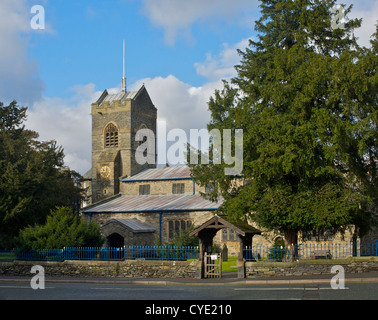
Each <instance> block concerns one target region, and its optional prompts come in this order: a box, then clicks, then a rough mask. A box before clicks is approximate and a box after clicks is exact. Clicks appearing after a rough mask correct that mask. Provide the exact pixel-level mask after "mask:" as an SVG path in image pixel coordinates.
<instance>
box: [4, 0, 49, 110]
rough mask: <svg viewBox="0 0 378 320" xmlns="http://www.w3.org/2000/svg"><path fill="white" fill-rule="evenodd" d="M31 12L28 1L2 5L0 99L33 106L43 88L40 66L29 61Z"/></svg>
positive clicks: (9, 2) (23, 0)
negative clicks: (39, 72) (39, 71)
mask: <svg viewBox="0 0 378 320" xmlns="http://www.w3.org/2000/svg"><path fill="white" fill-rule="evenodd" d="M30 9H31V7H30V6H28V4H27V1H25V0H1V2H0V48H1V50H0V96H1V98H2V99H3V101H4V102H9V101H11V100H17V101H19V102H20V103H25V104H31V103H32V102H34V101H36V100H38V99H39V98H40V97H41V95H42V91H43V89H44V83H43V81H42V80H41V79H39V75H38V64H37V62H36V61H35V60H32V61H30V60H29V59H28V54H27V51H28V50H27V49H28V42H29V39H28V36H27V35H28V33H30V32H32V31H33V30H32V29H31V27H30V19H31V15H30Z"/></svg>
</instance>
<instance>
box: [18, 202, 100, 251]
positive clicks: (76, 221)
mask: <svg viewBox="0 0 378 320" xmlns="http://www.w3.org/2000/svg"><path fill="white" fill-rule="evenodd" d="M102 244H103V239H102V237H101V233H100V227H99V225H98V224H96V223H94V222H91V223H90V224H87V223H86V222H85V221H84V219H80V218H79V217H78V216H77V214H75V213H74V212H73V211H72V209H71V208H67V207H61V208H57V209H56V210H54V211H52V212H51V215H49V216H48V217H47V222H46V224H44V225H36V226H34V227H27V228H25V229H23V230H21V232H20V237H19V245H20V248H22V249H33V250H38V249H62V248H64V247H100V246H102Z"/></svg>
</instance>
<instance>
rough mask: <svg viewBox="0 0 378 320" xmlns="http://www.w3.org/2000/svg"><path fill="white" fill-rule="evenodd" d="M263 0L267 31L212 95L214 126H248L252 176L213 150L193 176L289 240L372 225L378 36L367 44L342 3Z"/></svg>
mask: <svg viewBox="0 0 378 320" xmlns="http://www.w3.org/2000/svg"><path fill="white" fill-rule="evenodd" d="M260 2H261V5H260V7H261V14H262V15H261V18H260V19H259V20H258V21H257V22H256V25H255V29H256V30H257V31H258V38H257V39H254V40H251V41H250V46H249V47H248V48H246V49H245V51H239V53H240V55H241V58H242V59H241V62H240V64H239V65H238V66H236V70H237V76H236V77H235V78H234V79H232V80H231V82H230V83H228V82H224V88H223V89H222V90H217V91H216V92H215V94H214V96H213V97H211V98H210V101H209V110H210V112H211V121H210V123H209V124H208V129H209V131H210V130H212V129H220V130H222V129H234V130H235V129H243V132H244V145H243V159H244V170H243V177H242V178H243V180H244V183H242V184H240V183H239V184H237V183H235V177H232V176H226V175H225V174H224V168H225V167H226V164H224V163H222V164H220V165H218V164H215V163H214V162H212V161H211V160H212V153H211V152H210V164H209V165H190V166H191V169H192V176H193V177H194V178H195V179H197V181H198V182H199V183H200V184H201V185H203V186H204V185H206V184H207V183H208V182H209V181H217V182H218V190H217V191H214V193H212V194H210V195H207V196H208V197H209V198H210V199H212V200H215V199H217V197H219V196H222V197H223V198H224V200H225V202H224V204H223V205H222V207H221V208H220V210H221V211H222V212H224V213H225V214H228V215H229V216H230V217H232V218H233V219H246V218H247V217H249V218H251V219H252V220H254V221H256V222H257V223H258V224H259V225H260V226H261V227H264V228H268V229H271V230H276V231H278V230H279V231H280V232H283V233H284V236H285V241H286V244H287V245H291V244H295V243H296V242H297V240H298V233H299V232H300V231H303V232H306V231H313V230H317V231H321V230H332V231H334V232H336V231H343V230H344V229H345V228H346V227H347V226H349V225H351V224H355V225H357V229H358V230H360V231H361V230H362V229H364V230H365V231H366V228H362V226H363V225H364V226H365V227H366V226H367V225H369V221H370V220H369V219H370V213H369V212H368V211H367V208H368V206H369V204H370V202H371V201H372V200H374V199H375V200H376V194H375V195H374V192H376V190H377V184H376V172H377V132H378V131H377V76H376V67H377V51H376V50H377V44H376V40H375V42H373V46H372V48H371V49H366V48H360V47H359V46H358V44H357V41H356V38H355V37H354V33H353V30H354V29H355V28H358V27H360V25H361V20H359V19H354V20H346V21H344V25H343V26H342V27H338V28H335V19H336V18H337V17H336V16H335V14H337V12H336V13H335V12H334V10H333V8H335V6H336V1H335V0H261V1H260ZM351 9H352V6H350V7H348V8H347V7H345V6H343V8H342V10H341V11H342V12H343V13H344V14H345V17H346V18H347V15H348V13H349V12H350V11H351ZM339 24H341V21H340V20H337V19H336V26H339Z"/></svg>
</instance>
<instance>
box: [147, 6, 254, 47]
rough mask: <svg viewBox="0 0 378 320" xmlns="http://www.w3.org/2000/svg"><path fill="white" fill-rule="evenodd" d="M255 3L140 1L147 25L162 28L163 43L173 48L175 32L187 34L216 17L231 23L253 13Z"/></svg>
mask: <svg viewBox="0 0 378 320" xmlns="http://www.w3.org/2000/svg"><path fill="white" fill-rule="evenodd" d="M256 4H257V1H255V0H234V1H230V0H205V1H204V0H191V1H177V0H159V1H156V0H144V10H145V13H146V15H147V16H148V17H149V18H150V20H151V22H152V23H154V24H155V25H157V26H159V27H162V28H164V30H165V40H166V41H167V43H169V44H173V43H174V42H175V40H176V37H177V34H178V32H179V31H183V32H184V34H187V33H188V29H189V27H190V26H191V25H192V24H193V23H194V22H196V21H199V20H201V21H204V20H209V19H212V18H214V17H220V18H222V19H223V20H228V21H231V20H233V19H235V17H236V15H237V14H240V13H241V12H243V11H245V10H248V9H249V10H251V9H252V8H253V9H255V8H256V7H257V6H256Z"/></svg>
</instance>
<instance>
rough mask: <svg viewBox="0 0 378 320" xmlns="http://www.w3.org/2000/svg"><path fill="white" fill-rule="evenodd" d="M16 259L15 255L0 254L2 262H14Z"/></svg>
mask: <svg viewBox="0 0 378 320" xmlns="http://www.w3.org/2000/svg"><path fill="white" fill-rule="evenodd" d="M14 258H15V256H14V253H11V252H9V253H8V252H0V261H13V260H14Z"/></svg>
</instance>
